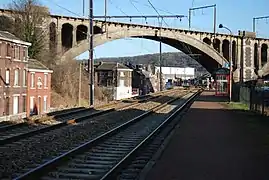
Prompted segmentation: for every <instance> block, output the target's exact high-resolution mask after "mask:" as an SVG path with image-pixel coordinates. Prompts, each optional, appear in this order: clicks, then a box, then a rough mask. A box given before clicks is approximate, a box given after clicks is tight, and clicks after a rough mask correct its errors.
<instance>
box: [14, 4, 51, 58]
mask: <svg viewBox="0 0 269 180" xmlns="http://www.w3.org/2000/svg"><path fill="white" fill-rule="evenodd" d="M10 10H12V14H11V16H12V19H13V22H14V23H15V26H13V27H14V28H13V30H12V33H13V34H14V35H16V36H17V37H19V38H20V39H22V40H24V41H26V42H30V43H32V45H31V47H29V52H28V54H29V57H30V58H34V59H39V57H40V56H41V52H42V51H43V50H44V47H45V44H46V43H48V42H47V41H46V35H47V28H43V26H44V24H46V20H47V18H48V17H49V11H48V8H46V7H43V6H41V5H40V3H39V2H38V0H16V1H13V2H12V3H11V4H10Z"/></svg>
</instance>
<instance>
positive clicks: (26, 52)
mask: <svg viewBox="0 0 269 180" xmlns="http://www.w3.org/2000/svg"><path fill="white" fill-rule="evenodd" d="M22 55H23V60H24V61H26V60H27V58H28V49H27V48H26V47H25V48H23V54H22Z"/></svg>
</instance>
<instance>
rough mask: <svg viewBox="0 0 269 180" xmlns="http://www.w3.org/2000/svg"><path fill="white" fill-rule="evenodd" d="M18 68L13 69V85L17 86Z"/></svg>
mask: <svg viewBox="0 0 269 180" xmlns="http://www.w3.org/2000/svg"><path fill="white" fill-rule="evenodd" d="M19 72H20V71H19V69H15V71H14V86H19Z"/></svg>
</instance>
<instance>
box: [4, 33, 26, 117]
mask: <svg viewBox="0 0 269 180" xmlns="http://www.w3.org/2000/svg"><path fill="white" fill-rule="evenodd" d="M30 45H31V43H27V42H24V41H22V40H20V39H19V38H17V37H16V36H14V35H13V34H11V33H9V32H7V31H0V121H1V120H10V119H12V118H15V119H16V118H19V117H25V116H26V95H27V94H26V93H27V83H26V82H27V71H26V69H27V61H28V47H29V46H30Z"/></svg>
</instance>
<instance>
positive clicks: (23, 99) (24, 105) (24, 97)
mask: <svg viewBox="0 0 269 180" xmlns="http://www.w3.org/2000/svg"><path fill="white" fill-rule="evenodd" d="M22 112H26V96H22Z"/></svg>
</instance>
